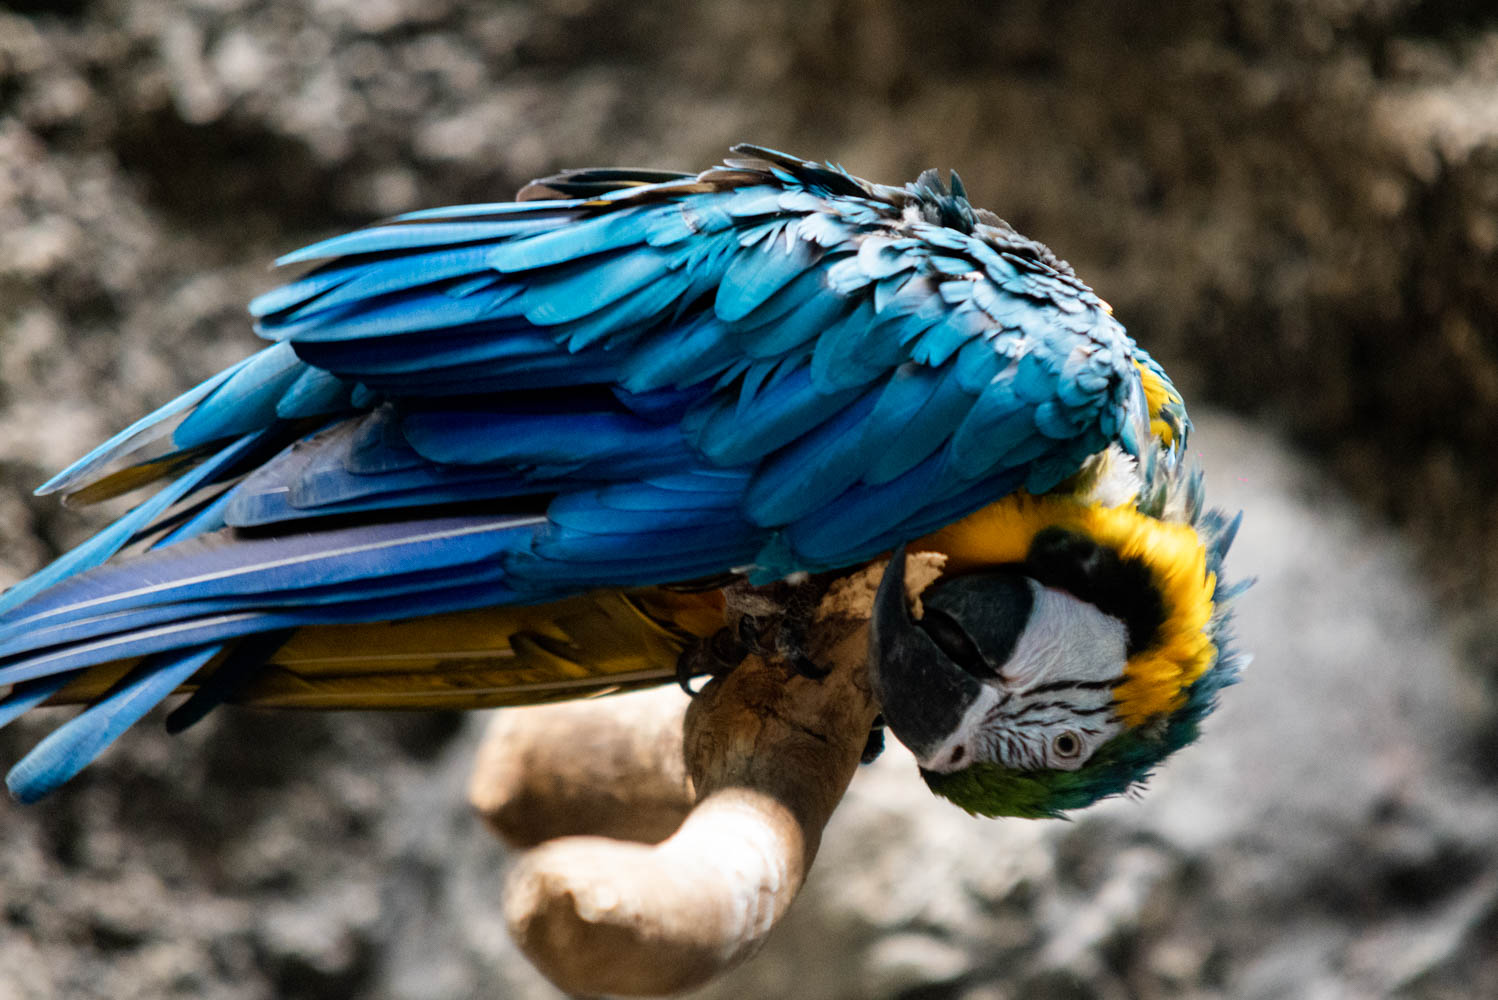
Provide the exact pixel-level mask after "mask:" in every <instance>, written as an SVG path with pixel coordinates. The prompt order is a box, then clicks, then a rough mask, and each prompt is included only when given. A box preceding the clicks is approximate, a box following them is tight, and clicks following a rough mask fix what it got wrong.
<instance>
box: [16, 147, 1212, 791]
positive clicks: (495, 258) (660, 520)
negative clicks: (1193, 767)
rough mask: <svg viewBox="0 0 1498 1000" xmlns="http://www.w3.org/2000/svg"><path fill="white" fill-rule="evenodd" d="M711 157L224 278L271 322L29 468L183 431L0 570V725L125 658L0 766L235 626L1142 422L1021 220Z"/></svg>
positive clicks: (774, 512)
mask: <svg viewBox="0 0 1498 1000" xmlns="http://www.w3.org/2000/svg"><path fill="white" fill-rule="evenodd" d="M741 152H742V153H744V154H745V155H749V156H753V157H758V158H759V159H754V160H745V161H734V162H733V163H731V164H730V166H729V167H727V168H725V169H723V170H721V171H718V172H714V171H709V172H707V173H705V174H703V175H700V176H697V177H692V176H687V175H681V176H677V175H672V174H667V173H661V172H643V173H642V172H629V171H624V172H619V171H612V172H611V171H591V172H590V171H581V172H573V173H569V174H565V175H562V176H561V177H559V178H555V179H553V181H552V182H549V183H550V184H551V185H553V186H551V187H549V188H548V183H541V184H540V185H539V188H538V190H540V191H541V193H551V194H558V193H561V194H576V195H581V196H583V197H577V198H552V199H549V200H545V201H526V202H519V203H495V204H488V205H474V206H466V207H455V208H442V209H433V210H430V211H424V212H416V213H410V214H408V215H405V216H402V217H400V218H397V219H395V220H392V221H390V222H388V223H385V224H382V225H378V226H375V227H372V228H369V229H365V230H361V231H358V232H354V233H350V234H347V235H343V236H337V237H334V238H332V239H328V240H324V241H322V242H320V243H317V244H314V245H312V246H310V247H307V248H305V249H303V250H299V251H297V252H295V253H292V254H288V255H287V256H285V257H283V258H282V259H281V261H280V263H282V264H286V265H292V264H303V263H309V262H316V263H315V264H314V266H313V268H312V269H311V270H310V271H308V272H307V273H305V274H303V275H302V276H301V277H299V278H296V279H294V280H292V281H290V282H288V283H287V284H286V285H284V286H282V287H281V288H279V289H276V290H273V291H271V292H268V293H266V294H265V295H262V296H260V297H259V298H257V299H256V300H255V301H254V302H253V303H252V304H251V313H252V315H253V316H254V317H255V318H256V321H257V331H258V332H259V333H260V334H261V335H262V336H263V337H265V338H267V339H269V340H271V341H273V342H274V343H273V345H272V346H270V347H268V348H266V349H265V350H263V351H262V352H260V353H259V354H257V355H254V356H252V357H250V358H247V359H246V360H245V361H243V362H240V363H239V364H238V365H235V366H233V367H231V368H230V369H228V370H226V371H225V372H223V373H221V374H220V375H217V376H215V377H214V378H212V379H209V380H208V381H206V382H204V383H203V384H202V385H200V386H198V387H197V388H195V389H193V390H191V391H190V392H188V393H186V394H184V395H183V396H181V397H179V398H178V399H177V400H174V401H173V402H171V403H169V404H167V405H166V406H164V407H162V408H161V409H159V410H157V411H156V412H155V413H153V414H151V415H150V416H148V417H146V418H145V419H143V420H141V421H139V422H137V423H136V424H134V425H132V426H131V427H129V428H127V429H126V430H125V431H123V432H122V433H121V434H119V435H116V437H114V438H112V439H111V440H110V441H108V442H106V443H105V444H104V445H101V446H100V447H99V448H97V449H95V450H94V451H92V452H90V453H89V454H88V455H86V456H84V458H82V459H80V460H79V461H78V462H76V463H74V465H73V466H71V467H69V468H68V469H67V470H65V471H64V472H63V473H61V474H59V475H58V476H57V477H54V479H53V480H51V481H50V482H49V483H47V484H46V486H44V487H43V490H44V491H75V490H77V489H80V488H83V487H85V486H87V485H88V484H89V483H91V482H92V481H94V480H95V479H96V478H97V477H99V476H101V475H103V474H104V473H105V472H106V471H107V470H108V469H110V468H111V467H114V466H117V465H119V464H122V463H125V462H128V461H131V460H135V461H137V462H142V461H146V460H149V459H151V458H155V459H156V460H158V461H159V458H160V455H159V453H160V451H161V449H162V447H164V446H163V445H161V443H160V442H161V440H162V439H164V438H166V437H167V436H168V435H170V442H171V446H174V447H175V448H176V449H178V451H177V454H178V455H179V456H180V459H179V460H180V461H181V462H182V463H183V464H184V465H190V463H191V462H192V461H194V460H196V461H197V464H196V465H192V466H191V467H189V468H186V470H185V471H183V472H181V473H180V474H178V477H177V478H176V479H175V480H172V481H170V482H168V483H167V484H166V485H165V486H164V487H162V488H161V489H160V490H159V491H158V492H157V493H156V494H155V495H154V496H152V497H150V498H149V499H148V500H146V501H145V502H144V503H142V504H140V505H139V506H137V507H136V508H135V509H134V510H132V511H131V512H130V513H129V514H127V515H126V516H125V517H124V518H122V519H121V520H119V521H117V522H116V523H115V524H114V525H112V526H111V527H110V528H108V529H106V530H105V531H104V532H102V533H101V534H100V535H99V536H96V538H94V539H93V540H91V541H89V542H87V543H85V544H84V545H83V546H81V547H80V548H79V549H77V550H75V551H74V552H72V553H70V554H68V555H67V556H65V557H64V558H63V559H61V560H59V561H58V562H56V563H54V564H53V565H52V566H50V567H48V568H47V569H45V570H43V571H42V572H41V573H39V574H37V575H36V576H34V577H32V578H30V579H28V580H26V581H24V582H23V583H21V584H20V585H18V586H17V587H16V588H13V589H12V590H11V591H10V592H8V593H6V594H5V595H3V596H0V684H12V685H14V686H13V687H12V690H11V692H10V693H9V695H8V696H7V697H5V698H4V699H0V723H3V721H4V720H5V719H7V718H9V717H11V716H13V715H15V714H18V713H19V712H21V711H24V710H25V709H26V708H28V707H30V706H32V705H35V704H38V703H40V702H41V701H43V700H45V699H46V698H47V697H50V696H51V694H52V693H54V692H55V691H56V690H57V689H59V688H60V687H61V685H63V684H65V683H66V681H67V680H68V679H70V678H71V677H73V676H74V675H75V674H76V672H77V671H78V670H80V669H84V668H87V667H89V666H92V665H95V664H98V663H101V662H105V661H108V660H111V659H117V658H121V657H126V656H143V657H146V658H147V659H146V660H145V661H143V662H142V664H141V665H140V666H139V667H138V668H137V669H136V670H135V672H133V673H132V674H131V675H129V676H128V677H127V678H126V679H125V680H124V681H122V682H121V683H120V684H119V685H118V686H117V687H116V689H115V690H113V691H111V692H110V693H108V694H107V695H106V696H104V698H103V699H102V700H100V701H99V702H98V703H97V704H96V705H95V706H93V707H92V708H89V709H86V710H85V711H84V713H83V714H81V715H80V716H79V717H78V718H77V719H75V720H74V722H72V723H68V724H67V725H66V726H64V727H63V728H62V729H60V730H58V732H57V733H56V734H54V737H52V738H49V740H48V741H44V744H43V746H41V747H39V748H38V749H37V751H36V752H35V754H34V755H33V757H31V758H28V759H27V762H25V763H23V765H21V766H20V767H19V768H18V769H17V770H16V771H15V772H13V773H12V778H11V781H12V788H13V789H19V791H17V792H16V794H18V795H25V796H33V795H38V794H41V793H42V792H44V791H45V790H46V789H49V788H51V787H53V786H54V785H55V784H56V783H57V782H59V781H61V780H64V779H65V778H66V777H67V776H68V775H70V774H72V773H74V772H75V771H76V769H77V768H78V767H81V766H82V764H83V763H85V762H86V761H87V760H88V759H91V758H92V756H94V755H95V754H97V753H98V752H99V751H100V750H101V749H103V747H104V746H106V745H107V744H108V742H109V741H110V740H112V739H113V738H114V737H115V736H116V735H118V732H119V731H121V730H122V729H123V728H124V727H125V726H126V725H128V724H129V722H131V721H134V719H135V718H138V717H139V715H140V714H142V713H143V712H144V711H146V710H147V709H148V708H149V707H150V705H152V704H155V703H156V702H157V701H159V700H161V698H162V697H164V696H165V695H166V693H168V692H169V691H170V690H172V689H173V688H174V687H175V686H177V684H178V683H180V681H181V680H183V679H186V678H187V677H189V676H191V675H192V673H193V672H195V671H197V670H199V669H200V668H201V667H202V666H203V665H204V664H206V663H208V662H209V661H210V660H213V661H215V662H223V663H233V664H238V665H237V666H235V667H234V668H233V669H231V670H228V671H227V672H226V673H225V675H224V678H223V679H222V684H221V685H219V687H217V688H215V687H213V686H212V685H211V684H208V683H205V685H204V689H203V690H204V691H205V692H206V693H204V694H202V695H201V696H200V697H198V698H197V699H196V700H195V701H193V702H192V703H191V707H190V709H184V710H183V711H184V714H183V715H182V716H180V720H185V721H191V720H192V719H195V718H197V717H198V716H199V715H201V713H202V712H203V711H205V710H206V709H207V708H208V707H211V706H212V705H213V704H216V703H217V702H218V701H220V700H222V699H223V698H225V697H230V696H231V695H232V691H233V689H234V683H237V682H235V681H234V678H235V677H238V676H240V675H241V674H242V672H243V670H245V669H252V667H246V666H245V664H244V663H241V662H240V661H239V660H236V659H235V656H236V654H235V652H234V646H235V644H236V643H240V642H244V641H245V640H244V638H243V637H245V636H252V635H257V634H265V633H279V631H281V630H286V629H294V628H297V627H301V626H303V625H309V624H317V623H334V622H341V621H371V620H379V617H380V616H385V617H390V618H409V617H415V616H421V615H426V614H436V613H440V612H443V611H450V610H459V609H465V608H473V607H483V606H486V605H496V604H503V603H513V602H516V601H545V600H549V599H553V598H556V597H559V596H562V595H565V594H568V593H572V592H575V591H577V590H579V589H583V588H588V587H619V586H631V585H636V584H645V583H666V582H673V581H682V580H689V579H697V578H707V577H713V576H716V575H718V574H721V573H723V572H725V571H728V570H738V571H743V572H746V573H748V574H749V575H750V577H751V579H753V580H755V581H757V582H762V581H764V580H768V579H773V578H775V577H777V576H780V575H783V574H786V573H790V572H795V571H797V570H803V569H830V568H835V567H839V566H846V565H849V564H851V563H854V562H857V561H859V560H861V559H866V558H868V557H870V556H872V555H874V554H876V553H877V552H879V551H881V550H882V549H885V548H888V547H890V546H891V545H893V544H897V543H898V542H900V541H903V540H905V539H907V538H910V537H914V536H916V535H918V534H921V533H924V532H926V531H929V530H932V529H934V528H936V527H939V526H940V525H941V524H943V523H946V522H947V521H950V520H952V519H954V518H957V517H961V516H963V515H964V514H965V513H967V512H969V511H971V510H973V509H976V508H977V507H980V506H982V505H983V504H984V503H987V502H990V501H992V500H993V499H995V498H997V497H999V496H1002V495H1003V494H1004V493H1006V492H1008V491H1011V490H1013V489H1016V488H1019V487H1020V486H1022V485H1023V486H1026V487H1027V488H1029V489H1031V490H1032V491H1035V490H1044V489H1048V488H1050V487H1051V486H1054V484H1055V483H1057V482H1059V481H1061V480H1062V479H1064V478H1065V477H1066V476H1067V475H1070V474H1071V473H1072V472H1073V471H1075V470H1076V468H1077V467H1078V466H1079V465H1080V464H1081V463H1082V462H1083V461H1084V460H1085V459H1086V458H1087V456H1088V455H1090V454H1092V453H1094V452H1096V451H1097V450H1099V449H1100V448H1102V447H1104V446H1106V445H1107V444H1108V443H1109V442H1110V441H1111V440H1114V439H1115V438H1117V439H1121V440H1125V441H1126V443H1127V439H1130V438H1134V437H1137V436H1138V435H1139V434H1141V433H1145V431H1142V430H1140V428H1143V427H1147V426H1148V419H1147V418H1144V417H1142V416H1141V408H1142V406H1143V398H1144V397H1143V392H1142V390H1141V388H1140V381H1139V374H1138V371H1137V370H1136V369H1135V364H1134V357H1135V355H1134V354H1133V345H1132V342H1131V341H1129V340H1128V338H1127V336H1126V335H1125V334H1124V332H1123V330H1122V328H1121V327H1119V326H1118V324H1117V323H1116V322H1114V321H1113V320H1112V319H1111V317H1109V316H1108V315H1107V314H1106V312H1105V310H1104V307H1103V306H1102V304H1101V302H1100V301H1099V300H1098V299H1097V298H1096V296H1094V295H1093V294H1092V293H1091V291H1090V290H1088V289H1087V288H1086V287H1085V286H1083V285H1081V284H1080V283H1079V282H1077V281H1076V280H1075V279H1074V278H1072V277H1071V276H1070V272H1069V270H1068V269H1066V268H1065V266H1064V265H1058V264H1057V262H1056V261H1055V259H1054V258H1052V257H1050V256H1049V255H1048V254H1047V253H1045V252H1043V248H1042V250H1041V251H1037V250H1036V245H1035V244H1031V243H1029V242H1028V241H1025V240H1024V239H1023V238H1022V237H1018V235H1017V234H1013V233H1012V231H1010V230H1007V228H1005V227H1003V226H1002V225H1001V224H987V223H985V224H979V223H978V222H977V220H978V219H979V218H981V217H982V216H981V214H980V215H974V214H973V212H972V210H971V209H970V208H967V207H966V203H965V202H964V201H962V199H961V198H960V196H957V195H953V196H948V195H946V193H945V192H944V191H936V190H935V189H934V188H931V187H930V185H927V186H926V187H921V186H919V185H916V186H910V187H907V188H905V189H898V188H884V187H876V186H871V185H868V184H866V183H864V182H862V181H858V180H857V179H856V178H853V177H851V176H850V175H848V174H847V173H846V172H843V171H841V170H840V169H838V168H832V167H827V166H819V165H816V164H810V163H805V162H802V161H800V160H797V159H795V158H793V157H788V156H785V155H784V154H780V153H775V152H773V151H768V150H759V149H757V148H753V147H745V148H744V149H743V150H742V151H741ZM766 161H768V162H766ZM933 192H934V193H933ZM528 193H530V192H528ZM930 198H936V199H938V201H935V202H932V201H929V199H930ZM923 199H928V200H923ZM941 199H945V200H941ZM933 205H935V206H936V207H932V206H933ZM933 213H934V214H933ZM933 220H939V221H933ZM945 223H951V224H952V225H955V226H957V228H948V226H947V225H946V224H945ZM1141 357H1143V355H1141ZM1149 364H1150V365H1151V366H1152V367H1150V368H1149V371H1150V372H1151V373H1153V375H1154V377H1157V378H1160V379H1163V378H1164V375H1163V373H1160V372H1159V371H1158V368H1157V367H1154V366H1153V362H1149ZM1170 416H1171V417H1172V419H1176V420H1177V421H1178V422H1182V421H1184V414H1181V415H1180V416H1179V417H1176V416H1175V414H1174V411H1172V412H1171V414H1170ZM1138 443H1139V442H1138V441H1137V440H1135V441H1134V444H1135V445H1136V450H1137V445H1138ZM195 448H201V449H202V451H203V456H202V458H201V459H199V458H198V455H197V453H196V452H195V451H194V449H195ZM153 449H154V451H153ZM152 468H157V469H159V468H162V466H161V465H159V464H158V465H156V466H153V467H152ZM130 481H131V480H128V479H125V480H120V482H130ZM101 492H102V491H101ZM496 505H498V506H496ZM500 511H503V512H504V513H500ZM340 518H343V519H348V518H352V519H353V520H345V521H341V520H339V519H340ZM152 540H154V542H153V541H152ZM132 543H134V547H135V548H136V549H141V548H144V549H145V550H146V551H143V552H134V553H133V554H130V555H128V556H117V555H116V553H117V552H119V550H120V549H122V548H123V547H125V546H127V545H130V544H132ZM148 543H151V544H148ZM274 645H275V643H274V642H272V641H271V640H269V639H267V640H265V642H264V644H263V647H264V649H270V648H272V647H273V646H274ZM243 650H248V651H247V652H246V651H243ZM257 650H259V652H257ZM239 655H240V657H241V659H246V658H247V659H246V662H248V660H250V659H254V658H255V656H263V655H266V654H265V653H264V650H263V649H262V647H261V646H254V647H250V646H245V647H242V652H241V654H239ZM215 658H217V659H216V660H215Z"/></svg>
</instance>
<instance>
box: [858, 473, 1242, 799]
mask: <svg viewBox="0 0 1498 1000" xmlns="http://www.w3.org/2000/svg"><path fill="white" fill-rule="evenodd" d="M1198 499H1199V496H1198ZM1236 527H1237V521H1236V519H1232V520H1229V519H1226V518H1224V517H1223V516H1222V515H1221V514H1220V513H1219V512H1216V511H1213V512H1210V513H1207V514H1206V515H1202V516H1198V514H1197V512H1196V511H1195V510H1191V511H1189V512H1188V513H1180V512H1177V516H1176V517H1175V518H1174V519H1169V520H1163V519H1161V518H1160V517H1157V516H1152V514H1150V513H1146V512H1144V511H1141V510H1140V509H1139V508H1138V507H1137V506H1135V505H1134V504H1123V505H1119V506H1117V507H1112V508H1109V507H1104V506H1101V505H1098V504H1096V503H1087V502H1084V501H1080V500H1078V499H1075V498H1066V497H1053V496H1046V497H1031V496H1028V495H1025V494H1016V495H1014V496H1011V497H1008V498H1005V499H1004V500H1003V501H1000V502H999V503H997V504H994V505H992V506H991V507H988V508H985V509H984V510H982V511H979V512H978V513H977V514H975V515H972V516H971V517H969V518H967V519H964V521H961V522H958V523H957V524H955V525H952V526H949V527H948V528H946V529H943V531H941V532H938V533H937V534H936V535H934V536H929V537H928V538H927V539H924V540H922V542H920V543H917V545H916V547H917V548H920V549H930V550H933V551H938V552H941V553H943V554H944V555H945V556H946V557H947V569H946V570H945V571H944V572H943V575H942V576H941V577H940V578H939V579H938V580H936V581H935V582H934V583H932V584H931V585H930V586H928V587H927V588H926V589H925V590H924V591H923V592H922V593H921V594H920V596H919V605H920V607H919V612H917V610H916V609H914V608H912V607H911V603H910V601H909V599H908V598H907V591H906V584H905V563H906V554H905V552H906V549H905V547H901V548H900V549H898V550H897V551H896V552H895V554H894V556H893V558H892V559H891V560H890V564H889V566H888V568H887V569H886V570H885V573H884V577H883V580H882V582H881V584H880V587H879V590H878V594H877V597H876V599H875V605H874V610H873V615H872V621H871V628H870V646H871V649H870V657H869V662H870V672H871V679H872V682H873V687H874V692H875V694H876V695H877V696H878V698H879V700H880V703H881V705H882V708H883V713H884V719H885V722H886V724H887V725H888V727H889V729H890V731H891V732H892V733H893V734H894V735H895V736H896V737H897V738H898V739H899V740H900V741H901V742H902V743H904V744H905V745H906V746H907V747H908V748H909V749H910V750H911V751H912V753H914V754H915V757H916V759H917V761H918V763H919V764H920V767H921V774H922V776H923V777H924V778H925V780H926V782H927V784H928V785H930V787H931V788H932V790H933V791H935V792H936V793H937V794H939V795H942V796H944V797H946V798H948V799H950V800H952V801H953V802H955V803H956V804H957V805H959V806H961V807H963V808H964V809H967V810H968V811H969V812H972V813H977V814H981V815H986V816H1026V817H1054V816H1059V815H1061V814H1063V813H1064V812H1066V811H1068V810H1072V809H1079V808H1081V807H1083V806H1086V805H1089V804H1091V803H1092V802H1094V801H1096V800H1098V799H1100V798H1103V797H1106V796H1109V795H1116V794H1120V793H1123V792H1125V791H1127V790H1128V789H1130V788H1131V787H1133V786H1135V785H1137V784H1138V783H1139V782H1141V781H1143V780H1144V779H1145V778H1147V777H1148V776H1149V774H1150V772H1151V771H1152V770H1153V768H1154V767H1155V766H1156V765H1157V764H1159V763H1160V762H1161V761H1162V760H1163V759H1164V758H1165V757H1167V756H1168V755H1169V754H1171V753H1173V752H1174V751H1175V750H1177V749H1179V748H1180V747H1182V746H1185V745H1186V744H1188V743H1190V742H1192V741H1193V740H1194V739H1195V738H1196V736H1197V732H1198V724H1199V723H1200V721H1201V719H1202V718H1203V717H1204V716H1205V715H1206V714H1207V713H1209V712H1210V711H1211V710H1212V708H1213V707H1214V705H1215V701H1216V693H1217V692H1218V691H1219V690H1220V689H1221V688H1222V687H1224V686H1226V685H1227V684H1230V683H1232V681H1233V680H1234V679H1235V677H1236V674H1237V672H1238V670H1239V668H1240V667H1241V666H1242V657H1241V656H1240V655H1239V654H1237V653H1236V652H1235V651H1233V650H1232V649H1231V646H1230V643H1229V641H1228V627H1227V626H1228V612H1227V604H1228V602H1229V600H1230V599H1231V597H1232V596H1234V594H1235V593H1236V591H1237V589H1238V588H1230V587H1224V586H1222V585H1220V583H1219V576H1218V570H1219V569H1220V566H1221V561H1222V557H1223V555H1224V554H1225V553H1226V551H1227V548H1228V545H1229V544H1230V543H1231V540H1232V535H1233V533H1234V531H1235V530H1236Z"/></svg>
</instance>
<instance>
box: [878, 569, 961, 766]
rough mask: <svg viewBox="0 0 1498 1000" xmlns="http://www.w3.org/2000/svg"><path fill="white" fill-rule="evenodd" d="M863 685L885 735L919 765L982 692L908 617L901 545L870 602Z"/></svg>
mask: <svg viewBox="0 0 1498 1000" xmlns="http://www.w3.org/2000/svg"><path fill="white" fill-rule="evenodd" d="M869 679H870V681H871V683H872V684H873V688H874V694H875V696H876V697H878V699H879V702H880V705H881V707H882V710H883V712H884V721H885V723H886V724H887V725H888V726H889V729H890V732H892V733H894V734H895V737H896V738H897V739H898V740H899V741H900V742H901V743H903V744H905V746H907V747H908V748H909V749H910V751H911V753H913V754H915V756H916V758H917V759H918V760H920V761H923V762H924V761H929V760H930V759H931V757H932V755H933V754H935V753H936V752H937V751H938V750H939V749H940V748H941V746H942V743H943V742H944V741H945V740H946V739H947V737H948V736H950V735H951V734H952V733H954V732H956V731H957V728H958V726H959V724H960V723H961V722H962V718H963V716H964V715H965V714H966V713H967V710H968V708H969V707H970V706H971V705H972V704H973V702H975V701H976V700H977V699H978V696H979V694H980V693H981V690H982V689H981V686H980V684H979V682H978V681H977V679H976V678H974V677H973V676H972V675H970V674H968V673H967V672H966V671H964V670H963V669H962V668H961V667H959V666H958V665H957V664H955V663H953V662H952V661H951V659H950V658H948V657H947V656H946V654H944V653H943V652H942V651H941V649H940V648H939V647H938V646H937V645H936V643H934V642H932V641H931V638H930V636H928V635H927V634H926V632H925V630H923V629H922V628H921V627H920V625H918V624H917V623H916V622H915V621H914V620H913V619H912V618H911V617H910V608H909V606H908V605H907V603H906V600H905V547H904V546H903V545H902V546H900V548H898V549H896V550H895V554H894V555H893V556H892V557H891V558H890V561H889V566H888V568H886V569H885V571H884V578H883V579H882V580H881V581H880V582H879V592H878V594H877V595H876V596H875V598H874V614H873V618H872V620H871V621H870V623H869Z"/></svg>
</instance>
